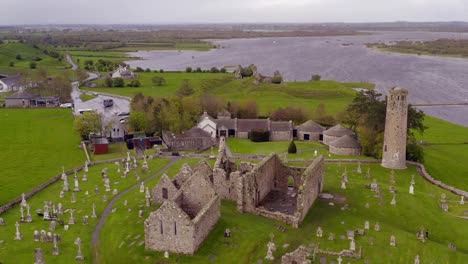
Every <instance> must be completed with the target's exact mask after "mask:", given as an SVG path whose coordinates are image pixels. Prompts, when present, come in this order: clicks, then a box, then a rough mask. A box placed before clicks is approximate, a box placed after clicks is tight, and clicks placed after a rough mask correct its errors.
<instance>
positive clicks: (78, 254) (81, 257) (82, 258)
mask: <svg viewBox="0 0 468 264" xmlns="http://www.w3.org/2000/svg"><path fill="white" fill-rule="evenodd" d="M75 245H77V246H78V253H77V254H76V257H75V260H80V261H81V260H84V256H83V253H82V252H81V239H80V238H79V237H78V238H76V240H75Z"/></svg>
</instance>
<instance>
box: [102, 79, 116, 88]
mask: <svg viewBox="0 0 468 264" xmlns="http://www.w3.org/2000/svg"><path fill="white" fill-rule="evenodd" d="M113 84H114V82H113V81H112V79H111V78H110V77H107V78H106V79H105V80H104V85H105V86H106V87H112V85H113Z"/></svg>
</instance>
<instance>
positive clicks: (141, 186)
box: [140, 182, 145, 193]
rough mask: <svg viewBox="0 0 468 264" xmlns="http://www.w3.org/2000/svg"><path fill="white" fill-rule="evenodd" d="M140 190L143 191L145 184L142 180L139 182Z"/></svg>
mask: <svg viewBox="0 0 468 264" xmlns="http://www.w3.org/2000/svg"><path fill="white" fill-rule="evenodd" d="M140 192H141V193H144V192H145V184H144V183H143V182H142V183H140Z"/></svg>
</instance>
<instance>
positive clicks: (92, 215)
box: [91, 203, 97, 218]
mask: <svg viewBox="0 0 468 264" xmlns="http://www.w3.org/2000/svg"><path fill="white" fill-rule="evenodd" d="M96 217H97V215H96V205H95V204H94V203H93V213H92V214H91V218H96Z"/></svg>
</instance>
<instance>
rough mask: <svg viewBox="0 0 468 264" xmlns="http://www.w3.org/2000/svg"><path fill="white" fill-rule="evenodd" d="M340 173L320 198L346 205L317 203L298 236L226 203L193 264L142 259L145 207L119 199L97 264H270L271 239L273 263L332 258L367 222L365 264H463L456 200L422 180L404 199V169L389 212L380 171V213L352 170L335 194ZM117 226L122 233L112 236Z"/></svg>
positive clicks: (158, 255)
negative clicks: (419, 235) (288, 257)
mask: <svg viewBox="0 0 468 264" xmlns="http://www.w3.org/2000/svg"><path fill="white" fill-rule="evenodd" d="M189 161H190V162H189V164H193V163H195V160H193V159H192V160H189ZM182 162H183V161H180V162H179V164H178V165H179V166H180V165H181V164H182ZM176 167H178V166H175V165H174V167H173V168H176ZM344 167H345V165H342V166H341V167H340V166H339V165H337V164H327V165H326V175H325V180H324V183H325V186H324V192H327V193H333V194H335V195H341V196H343V197H345V198H346V201H344V202H338V201H334V203H335V205H334V206H330V205H329V204H328V201H325V200H318V201H317V202H316V203H315V205H314V206H313V207H312V208H311V210H310V211H309V214H308V215H307V217H306V219H305V220H304V222H303V223H302V224H301V226H300V228H299V229H294V228H291V227H288V226H287V225H285V224H283V223H280V222H278V221H273V220H270V219H267V218H264V217H260V216H255V215H252V214H241V213H238V212H237V210H236V205H235V203H234V202H229V201H223V203H222V209H221V220H220V221H219V223H218V225H217V226H216V227H215V229H214V230H213V231H212V232H211V233H210V235H209V237H208V238H207V239H206V240H205V242H204V243H203V244H202V246H201V248H200V249H199V251H198V252H197V253H196V254H195V255H194V256H182V255H176V254H171V255H170V259H168V260H165V259H164V258H163V253H162V252H150V251H146V250H145V249H144V244H141V241H144V232H143V221H144V219H142V218H138V216H137V214H135V211H137V210H139V208H141V206H142V205H143V204H144V199H143V197H142V196H141V194H140V193H138V191H137V190H135V191H134V192H131V193H128V194H126V195H125V196H123V197H121V198H120V199H119V201H118V202H117V204H116V208H117V212H116V213H115V214H111V215H110V216H109V219H108V221H107V222H106V224H105V225H104V229H103V230H102V235H101V237H100V239H101V240H100V244H99V257H100V258H99V261H98V263H158V261H164V262H169V263H175V262H179V263H209V262H210V259H212V258H214V259H215V260H214V263H256V262H257V260H258V259H263V261H264V262H263V263H271V262H270V261H267V260H265V259H264V257H265V255H266V251H267V247H266V244H267V242H268V240H269V234H270V233H274V235H275V243H276V246H277V248H278V251H276V252H275V253H274V256H275V258H276V260H275V262H274V263H279V262H278V260H279V259H280V256H282V255H283V254H285V253H287V252H290V251H292V250H294V249H295V248H296V247H297V246H299V245H301V244H305V245H309V244H310V243H315V244H317V243H320V247H321V248H322V249H328V250H333V251H341V250H342V249H347V248H348V247H349V242H348V240H342V239H340V235H345V234H346V230H351V229H357V228H363V227H364V221H366V220H369V221H370V223H371V227H372V229H371V230H370V231H367V234H366V235H365V236H364V237H357V239H356V244H357V248H359V247H360V246H362V247H363V252H364V259H368V261H369V262H370V263H382V262H381V261H382V252H386V253H385V263H412V261H414V257H415V256H416V255H417V254H419V255H420V256H421V263H431V262H432V261H435V262H436V263H464V261H465V260H466V258H468V254H467V253H466V249H468V241H467V240H466V239H464V237H465V234H466V233H467V232H468V226H466V225H464V222H465V220H462V219H457V218H455V217H454V216H456V215H459V214H462V211H463V210H462V206H460V205H458V203H457V201H458V200H459V197H456V196H454V195H452V194H450V193H448V192H443V191H441V190H440V189H438V188H436V187H435V186H433V185H431V184H429V183H428V182H426V181H424V180H423V179H422V178H421V177H420V176H416V177H415V181H416V184H415V195H414V196H412V195H410V194H408V186H409V182H410V179H411V177H410V176H411V175H412V174H417V172H416V170H415V169H414V168H409V169H407V170H404V171H398V172H396V176H395V178H396V181H397V182H396V185H395V187H396V188H397V196H396V199H397V205H396V206H391V205H390V200H391V197H392V196H391V194H390V192H389V191H388V188H389V186H390V184H389V183H388V179H389V174H390V171H389V170H387V169H384V168H381V167H380V166H379V165H370V168H371V175H372V178H376V179H377V180H378V182H379V186H380V188H381V190H383V191H382V193H383V195H384V205H383V206H381V205H379V201H380V199H377V198H374V194H373V193H372V192H371V191H370V190H369V189H366V188H365V187H364V185H365V184H369V183H370V182H371V180H366V179H365V178H364V174H357V173H356V172H355V168H356V165H355V164H354V165H352V164H348V165H347V169H348V176H349V177H348V178H349V184H348V189H347V190H342V189H340V180H341V173H342V172H343V171H344ZM367 167H368V165H363V171H366V170H367ZM176 172H177V170H176V169H174V170H170V171H169V172H168V175H169V176H170V177H172V176H174V174H175V173H176ZM156 182H157V179H154V180H152V181H151V182H150V186H154V185H156ZM441 193H446V194H447V197H448V198H447V199H448V200H453V201H454V202H450V203H449V204H450V208H451V209H450V212H449V213H443V212H442V211H441V210H440V205H439V202H438V198H439V197H440V194H441ZM124 200H128V206H127V207H128V208H132V211H131V212H128V209H126V208H125V206H124V205H123V202H124ZM366 202H368V203H369V204H370V208H365V203H366ZM344 204H348V205H349V208H350V209H349V210H341V209H340V208H341V207H342V206H343V205H344ZM153 208H154V209H156V208H157V207H153ZM146 217H147V215H146V214H145V218H146ZM377 221H378V222H379V223H380V225H381V231H380V232H376V231H374V230H373V226H374V224H375V223H376V222H377ZM279 225H282V226H286V231H285V232H284V233H282V232H279V231H278V229H277V226H279ZM421 225H423V226H424V227H426V228H427V229H428V230H429V231H430V240H429V241H427V242H426V243H422V242H420V241H419V240H417V239H416V237H415V233H416V232H417V231H418V230H419V228H420V226H421ZM116 226H125V227H126V228H125V229H116V228H115V227H116ZM317 226H322V228H323V230H324V237H322V238H317V237H316V236H315V231H316V228H317ZM226 228H229V229H231V231H232V234H233V236H232V238H229V239H226V238H224V237H223V232H224V230H225V229H226ZM329 232H332V233H335V241H328V240H327V238H328V234H329ZM392 234H393V235H395V236H396V243H397V247H395V248H394V247H390V245H389V241H390V235H392ZM371 237H372V239H373V241H374V243H375V244H374V245H373V246H371V245H370V239H371ZM449 243H453V244H455V245H456V246H457V248H458V251H453V250H451V249H449V248H448V247H447V244H449ZM285 244H289V247H288V248H285V247H283V245H285ZM213 256H214V257H213ZM364 259H361V260H353V259H348V258H345V263H348V262H349V263H363V261H364ZM331 260H336V258H332V257H328V261H331Z"/></svg>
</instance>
